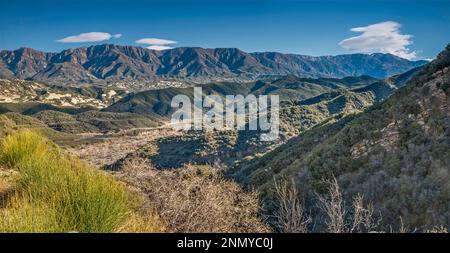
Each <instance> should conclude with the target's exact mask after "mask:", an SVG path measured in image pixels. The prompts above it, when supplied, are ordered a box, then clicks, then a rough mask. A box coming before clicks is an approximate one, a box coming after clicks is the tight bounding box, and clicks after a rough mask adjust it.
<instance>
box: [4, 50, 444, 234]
mask: <svg viewBox="0 0 450 253" xmlns="http://www.w3.org/2000/svg"><path fill="white" fill-rule="evenodd" d="M99 50H100V51H99ZM102 50H103V51H105V50H113V52H115V53H119V52H120V54H125V53H126V54H132V55H133V57H137V55H138V56H139V57H140V58H142V57H162V58H161V59H165V60H168V59H166V58H165V57H167V56H164V55H159V54H160V53H156V52H150V51H149V50H141V49H139V48H132V47H113V46H108V45H105V46H97V47H95V48H81V49H77V50H72V51H70V52H71V54H75V55H73V56H71V57H78V56H77V54H81V55H83V54H94V55H97V54H98V53H99V52H103V51H102ZM183 50H187V49H177V50H176V51H174V52H177V53H179V52H185V51H183ZM192 50H194V49H192ZM194 51H195V52H199V51H197V49H195V50H194ZM200 51H201V50H200ZM449 51H450V48H447V49H446V50H444V51H443V52H442V53H441V54H440V56H439V57H438V59H437V60H435V61H433V62H431V63H429V64H426V65H424V66H418V65H421V64H419V63H417V62H415V63H411V62H410V63H408V64H407V65H405V66H404V69H402V70H401V71H400V70H399V69H392V70H389V71H392V72H389V71H387V72H386V73H393V74H392V75H389V76H386V73H385V72H383V73H384V74H377V75H375V76H376V77H372V76H370V75H368V72H367V71H366V70H365V69H364V68H362V70H360V71H361V72H358V71H359V70H358V71H356V72H342V73H341V72H339V73H333V76H332V77H330V76H328V74H325V75H324V76H321V77H315V75H316V74H317V73H316V74H312V73H311V74H308V75H304V73H303V74H302V77H299V76H297V74H298V73H294V74H292V73H288V72H287V70H283V69H281V67H280V66H278V67H276V68H275V66H274V65H273V64H272V63H270V64H269V63H267V59H270V58H271V57H282V58H283V57H284V56H282V55H271V54H269V53H268V54H259V53H255V54H252V55H250V56H251V57H254V58H255V59H259V60H260V61H262V62H264V64H266V65H268V66H271V68H273V69H277V71H279V72H276V73H275V74H276V75H275V74H274V73H270V74H267V73H265V74H261V73H259V74H258V75H260V74H261V76H264V78H261V76H258V75H256V76H252V77H242V78H241V76H240V75H237V74H236V73H234V72H233V73H234V74H232V78H231V77H230V76H229V74H230V73H231V72H230V73H227V74H223V75H224V76H223V77H224V78H222V76H221V75H218V74H217V73H216V72H211V73H210V72H208V71H206V70H201V71H200V70H199V72H194V73H195V74H192V75H189V76H184V77H182V78H180V77H179V76H178V77H176V78H175V77H173V78H175V79H173V80H175V81H173V80H172V81H167V80H166V81H164V80H163V79H160V80H158V81H157V83H158V84H156V82H155V81H154V80H153V79H152V78H153V77H156V76H158V75H157V74H155V76H152V78H149V79H148V80H147V77H143V76H137V77H139V78H136V79H135V80H134V81H133V82H124V83H122V84H120V82H122V81H123V80H120V81H116V79H115V78H113V77H111V79H108V78H107V77H106V76H104V78H100V80H101V81H99V82H97V81H92V80H89V81H87V82H86V83H85V82H84V81H83V82H82V83H80V80H79V79H77V78H78V76H77V78H75V79H72V77H71V78H68V77H67V76H65V74H64V73H63V74H62V76H61V78H63V79H64V80H65V81H68V82H67V83H66V82H60V79H52V80H49V79H47V78H43V75H42V74H40V73H39V71H44V72H45V71H48V69H47V70H46V69H45V68H44V67H39V65H40V64H44V63H43V62H45V61H47V60H48V59H49V58H54V57H62V56H61V55H46V54H44V53H40V52H34V51H32V50H24V51H23V52H22V54H25V56H27V57H32V58H33V59H40V60H39V61H38V62H35V63H36V64H37V65H36V66H34V65H33V66H34V69H33V70H27V71H31V72H33V73H32V74H29V77H28V79H29V80H21V79H17V78H18V76H14V78H11V79H1V80H0V85H1V87H2V90H1V92H0V126H1V129H2V130H1V132H0V134H1V135H9V134H11V133H15V132H17V131H21V130H24V129H31V130H33V131H36V132H37V133H39V134H42V135H43V136H46V138H48V139H49V140H51V141H52V142H54V143H55V144H56V145H58V146H59V147H61V150H62V151H63V153H64V154H65V155H68V156H70V157H74V159H79V160H80V161H82V162H83V163H86V164H87V166H90V167H92V168H95V169H96V170H99V171H103V172H106V173H108V174H109V175H113V176H114V177H115V178H117V179H118V180H120V181H122V182H125V183H126V184H127V185H129V186H130V187H131V189H133V190H134V191H137V192H139V194H140V195H142V197H143V198H144V199H145V201H144V204H143V205H144V206H145V205H149V203H151V205H153V206H155V208H156V210H157V212H158V213H159V214H160V215H161V219H162V220H163V222H164V224H165V225H166V226H167V228H168V229H169V231H182V232H186V231H188V232H191V231H196V232H198V231H200V232H209V231H228V229H234V230H233V231H268V230H273V231H279V232H286V231H288V228H285V227H280V226H279V223H278V222H280V221H279V220H277V219H275V218H273V217H276V216H274V214H277V212H278V211H279V210H278V209H277V207H278V205H279V202H280V201H284V200H280V199H279V197H278V194H279V190H280V182H291V184H292V187H294V188H293V189H295V190H292V191H295V192H296V194H295V195H296V197H295V198H298V199H302V203H301V206H302V208H304V212H305V215H308V217H309V218H308V219H312V220H314V222H315V224H314V226H313V227H312V226H309V225H308V226H306V225H305V226H306V227H303V228H301V229H302V230H294V231H297V232H299V231H300V232H301V231H303V232H305V231H307V232H323V231H327V220H326V218H324V217H325V216H326V215H325V214H324V213H323V210H322V209H320V208H319V206H320V205H321V202H320V198H319V199H318V198H317V196H327V190H328V188H327V187H328V186H327V185H328V183H327V182H331V181H333V180H335V182H336V185H339V186H341V188H340V191H341V192H340V194H342V199H344V200H345V201H347V203H352V201H354V200H355V196H356V194H361V195H358V196H360V197H361V198H360V199H359V200H360V201H361V203H360V205H362V202H364V203H370V205H371V206H372V205H373V207H374V208H375V209H376V210H379V211H380V213H382V216H383V220H382V221H381V218H380V222H379V223H378V224H377V226H378V227H377V229H379V230H380V231H388V230H389V229H396V230H398V229H399V227H400V226H403V223H402V224H400V223H399V221H400V219H399V218H398V217H401V222H404V225H405V226H408V227H411V228H415V229H420V230H421V231H425V230H427V229H432V228H434V227H435V226H436V225H437V224H446V220H445V219H446V218H447V213H446V212H447V211H446V206H445V205H446V203H450V200H448V199H447V198H448V196H449V195H448V193H449V192H448V182H449V180H447V174H448V173H447V170H448V164H450V163H449V161H448V157H450V155H448V156H447V153H448V147H449V143H448V126H449V122H450V121H448V120H449V118H448V117H450V115H449V114H448V112H449V111H450V110H449V109H448V108H447V107H448V96H449V94H448V83H449V79H448V78H449V71H448V68H449V66H448V63H449V59H450V56H449V54H448V52H449ZM201 52H203V51H201ZM212 52H214V54H215V55H216V54H218V52H220V53H223V54H225V53H229V52H228V51H227V50H221V49H217V50H214V51H210V50H206V51H205V52H204V53H208V54H212ZM232 52H234V53H241V52H240V51H232ZM19 53H20V52H15V53H11V52H7V53H5V52H2V55H3V57H4V58H5V57H6V58H8V57H13V56H17V55H18V54H19ZM67 53H68V52H65V53H64V54H67ZM150 53H154V54H155V55H156V56H155V55H151V54H150ZM135 54H137V55H135ZM250 56H248V55H247V56H245V57H244V59H245V61H249V62H246V63H245V65H243V66H246V67H248V66H250V65H249V64H250V63H252V62H253V61H254V58H250ZM23 57H24V56H23ZM23 57H22V59H23V60H24V64H25V65H27V66H29V63H28V60H29V59H28V58H27V57H25V58H23ZM96 57H100V56H96ZM130 57H131V56H130ZM174 57H175V56H174ZM217 57H222V56H220V54H219V56H217ZM286 57H287V56H286ZM289 57H294V56H289ZM289 57H288V58H289ZM295 57H300V56H295ZM342 57H344V56H342ZM354 57H360V56H359V55H357V56H354ZM364 57H369V56H364ZM386 57H390V56H386ZM300 58H302V57H300ZM338 58H339V57H338ZM344 58H345V57H344ZM73 59H78V58H73ZM83 59H84V58H83ZM155 59H156V58H155ZM263 59H265V60H264V61H263ZM325 59H328V58H325ZM339 59H340V58H339ZM85 60H86V59H85ZM328 60H329V59H328ZM334 60H336V59H334ZM341 60H342V59H341ZM397 60H398V59H397ZM41 61H42V62H41ZM402 62H404V61H402ZM46 64H47V63H46ZM84 64H87V63H86V62H85V63H84ZM255 64H256V63H255ZM258 64H262V63H258ZM17 66H19V65H17ZM384 66H385V65H384ZM266 67H267V66H266ZM266 67H265V68H266ZM397 67H398V66H397ZM43 68H44V69H43ZM46 68H48V67H46ZM273 69H272V70H271V71H274V70H273ZM27 71H22V72H21V73H27ZM83 71H85V70H83ZM158 71H161V70H157V71H156V72H158ZM205 71H206V72H205ZM215 71H218V70H217V69H216V70H215ZM327 71H328V70H327ZM348 71H351V70H348ZM5 72H6V73H9V72H8V71H5V70H4V71H3V73H5ZM83 73H84V74H83V75H86V76H83V77H86V78H87V77H89V78H90V74H88V73H87V72H83ZM146 73H150V72H148V71H146ZM167 73H169V71H168V72H167ZM318 73H320V72H318ZM344 73H345V74H347V73H351V74H355V73H361V74H362V75H350V76H345V77H343V75H344ZM369 73H372V74H373V72H370V71H369ZM266 74H267V75H271V76H270V77H268V76H266ZM282 74H286V75H282ZM8 75H9V76H12V75H13V74H8ZM209 75H211V76H214V77H218V76H220V77H221V78H220V80H215V81H214V80H212V79H210V78H209ZM30 76H32V78H30ZM135 77H136V76H135ZM191 77H192V78H191ZM194 77H195V78H194ZM92 78H93V77H92ZM141 78H144V79H145V80H147V81H149V82H147V81H142V80H144V79H141ZM158 78H159V77H158ZM236 78H237V79H239V80H237V79H236ZM95 79H96V80H97V79H99V78H95ZM119 79H121V78H118V79H117V80H119ZM105 80H107V81H105ZM150 80H151V81H150ZM199 80H200V81H199ZM109 81H111V82H109ZM71 82H74V83H77V84H76V85H75V84H70V83H71ZM131 83H132V85H130V84H131ZM150 83H153V84H152V85H150V86H148V84H150ZM194 86H200V87H202V90H203V93H204V94H206V95H217V96H219V97H222V98H224V97H225V96H226V95H238V94H241V95H243V96H247V95H255V96H258V95H278V96H279V99H280V111H279V117H280V136H279V137H280V138H279V139H277V140H275V141H270V142H266V141H261V140H260V138H259V135H260V134H261V131H250V130H244V131H237V130H226V131H207V130H188V131H184V130H179V131H177V130H174V129H173V127H172V125H171V124H170V117H171V115H172V113H173V112H174V110H175V108H172V107H171V100H172V98H173V97H174V96H176V95H180V94H181V95H185V96H187V97H188V98H190V99H192V98H193V96H194V89H193V87H194ZM247 123H248V122H247ZM446 169H447V170H446ZM2 170H3V169H2ZM8 171H9V170H8ZM5 175H7V177H8V178H10V177H12V176H8V175H9V174H5ZM283 180H284V181H283ZM5 182H6V181H5ZM174 182H176V183H177V184H178V185H177V186H176V187H175V186H174V187H175V188H176V190H177V192H174V189H172V188H170V187H169V188H168V187H167V186H165V185H166V184H169V185H170V184H172V183H174ZM198 184H204V185H206V186H207V188H205V189H199V188H198ZM5 185H9V183H8V184H6V183H5ZM281 185H284V184H283V183H281ZM414 185H419V186H414ZM285 186H286V187H287V184H286V185H285ZM399 186H401V187H402V188H401V189H400V188H399ZM4 187H6V186H4ZM380 187H381V188H388V189H390V191H389V192H385V191H383V190H381V188H380ZM436 187H437V188H436ZM192 189H195V190H192ZM437 189H440V190H437ZM191 190H192V191H194V192H195V194H198V195H195V196H196V198H190V197H189V196H190V194H191V193H192V192H190V191H191ZM0 191H1V188H0ZM185 191H187V192H185ZM285 192H286V191H285ZM192 194H194V193H192ZM202 194H207V196H208V197H210V198H211V199H204V198H203V197H202V196H203V195H202ZM208 194H209V195H208ZM402 194H406V195H408V196H412V197H410V198H407V199H405V198H402V196H403V195H402ZM423 194H429V195H427V198H426V199H424V198H423V197H421V196H422V195H423ZM205 196H206V195H205ZM223 196H225V197H224V199H221V198H222V197H223ZM236 196H240V197H239V198H240V199H239V201H238V200H235V199H234V198H235V197H236ZM180 199H182V201H185V202H183V203H186V205H181V206H179V203H180V201H181V200H180ZM437 199H445V201H444V202H438V201H437ZM165 200H167V202H165ZM212 201H215V202H218V203H222V204H223V205H225V204H227V203H228V204H229V205H230V208H232V207H233V206H234V205H238V206H239V207H236V208H237V209H234V211H233V210H228V209H227V208H224V207H223V206H220V208H219V207H218V206H214V207H212V206H211V205H214V203H212ZM240 201H242V203H245V205H244V204H242V205H241V202H240ZM295 201H299V200H295ZM197 202H199V203H200V204H199V203H197ZM230 203H232V204H230ZM260 203H261V205H263V206H264V210H262V209H261V207H260V206H259V204H260ZM355 203H356V202H355ZM197 204H198V205H201V206H204V208H211V210H214V212H216V213H214V215H217V216H214V215H213V217H219V218H218V220H215V221H213V220H210V219H209V218H205V213H203V212H201V211H199V210H197V209H196V210H197V211H195V212H194V213H193V215H195V216H196V217H198V219H199V220H195V222H198V223H195V224H191V223H189V222H187V220H188V219H187V218H186V217H184V216H183V217H182V218H180V217H178V216H177V215H175V214H174V213H173V212H171V211H170V210H176V212H183V213H186V212H190V211H192V210H193V208H194V207H195V206H196V205H197ZM411 206H412V207H411ZM407 207H408V208H407ZM409 207H411V208H409ZM239 208H243V209H245V210H247V211H248V212H247V211H246V212H247V213H245V214H244V213H240V214H239V215H242V220H241V221H240V222H241V223H239V224H235V223H234V222H235V221H232V220H229V217H228V216H226V215H225V214H224V212H230V213H233V212H235V211H236V210H240V209H239ZM346 208H347V207H346ZM361 208H362V207H361ZM144 209H145V210H147V209H148V207H145V208H144ZM165 209H167V211H165ZM194 209H195V208H194ZM350 209H351V208H349V210H350ZM405 210H411V211H405ZM147 211H148V210H147ZM349 212H350V211H349ZM424 213H427V214H430V215H432V218H429V219H423V218H422V215H424ZM247 214H248V216H247ZM236 215H237V214H236ZM376 215H378V214H374V218H376V217H375V216H376ZM260 217H271V218H267V221H265V222H262V221H261V220H262V219H260ZM179 218H180V219H181V220H178V219H179ZM202 219H204V221H202ZM206 220H209V222H211V224H216V225H214V227H210V226H208V225H207V224H206V223H205V221H206ZM215 222H216V223H215ZM220 222H224V223H223V224H222V223H220ZM305 224H306V223H305ZM222 225H223V226H224V227H221V226H222ZM389 226H391V227H389ZM392 226H394V228H392ZM296 229H300V228H296ZM367 229H369V228H367ZM289 231H290V230H289ZM361 231H364V229H362V228H361Z"/></svg>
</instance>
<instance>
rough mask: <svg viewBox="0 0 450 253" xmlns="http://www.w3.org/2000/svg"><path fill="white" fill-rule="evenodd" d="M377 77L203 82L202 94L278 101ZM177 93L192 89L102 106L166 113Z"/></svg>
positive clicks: (165, 91)
mask: <svg viewBox="0 0 450 253" xmlns="http://www.w3.org/2000/svg"><path fill="white" fill-rule="evenodd" d="M376 81H380V80H379V79H375V78H371V77H367V76H360V77H353V78H343V79H335V78H318V79H313V78H299V77H296V76H293V75H288V76H284V77H281V78H278V79H275V80H270V79H266V80H258V81H255V82H247V83H235V82H215V83H209V84H205V85H202V86H201V87H202V90H203V94H205V95H209V94H215V95H219V96H221V97H224V96H225V95H238V94H240V95H244V96H246V95H249V94H253V95H255V96H258V95H279V96H280V101H298V100H304V99H307V98H311V97H314V96H318V95H320V94H323V93H327V92H330V91H334V90H338V89H351V88H353V87H363V86H366V85H368V84H371V83H373V82H376ZM178 94H183V95H187V96H188V97H190V98H191V99H193V97H194V95H193V94H194V89H193V88H192V87H190V88H167V89H161V90H148V91H143V92H138V93H131V94H129V95H128V96H126V97H124V98H123V99H121V100H119V101H117V102H116V103H114V104H112V105H111V106H109V107H107V108H105V109H104V110H105V111H109V112H133V113H138V114H143V115H151V116H155V115H158V116H168V115H170V113H171V112H173V109H172V108H171V107H170V103H171V100H172V97H174V96H175V95H178Z"/></svg>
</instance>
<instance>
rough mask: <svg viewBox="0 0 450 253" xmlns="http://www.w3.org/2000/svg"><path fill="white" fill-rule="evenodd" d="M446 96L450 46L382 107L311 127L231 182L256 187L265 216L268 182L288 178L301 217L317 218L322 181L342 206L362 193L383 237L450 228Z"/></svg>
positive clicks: (245, 166) (449, 139) (270, 194)
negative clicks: (336, 190)
mask: <svg viewBox="0 0 450 253" xmlns="http://www.w3.org/2000/svg"><path fill="white" fill-rule="evenodd" d="M449 96H450V45H449V46H447V48H446V49H445V50H444V51H443V52H442V53H441V54H440V55H439V56H438V57H437V59H436V60H434V61H433V62H431V63H429V64H428V65H426V66H425V67H424V68H423V69H422V70H420V71H419V72H418V74H417V75H415V76H414V77H413V78H412V79H411V80H410V81H408V82H407V84H406V86H405V87H403V88H401V89H399V90H398V91H397V92H396V93H395V94H394V95H392V96H391V97H390V98H388V99H387V100H386V101H384V102H382V103H380V104H377V105H375V106H372V107H371V108H369V109H367V110H366V111H365V112H364V113H361V114H359V115H356V116H350V117H345V118H343V119H342V120H340V121H338V122H336V123H334V124H327V125H320V126H317V127H315V128H313V129H312V130H310V131H307V132H305V133H303V134H301V135H299V136H298V137H295V138H293V139H291V140H290V141H289V142H288V143H286V144H285V145H282V146H280V147H279V148H277V149H275V150H274V151H272V152H270V153H268V154H266V155H265V156H263V157H261V158H259V159H255V160H252V161H250V162H248V163H244V164H241V165H240V166H238V167H236V168H233V169H232V170H230V171H229V175H230V176H232V177H234V178H236V179H237V180H239V181H240V182H242V183H244V184H246V185H249V186H253V187H257V188H259V189H260V190H261V191H262V192H263V195H264V196H265V197H266V199H268V204H269V205H268V207H269V210H270V209H272V210H273V209H274V206H273V205H271V203H272V202H271V201H270V199H272V197H273V181H274V180H273V179H274V177H275V178H280V177H282V176H287V177H289V178H293V179H294V180H295V181H296V185H297V186H298V188H299V189H298V190H299V192H300V193H301V197H302V198H303V199H305V203H306V210H310V212H311V215H313V216H316V217H320V216H321V215H322V213H321V211H320V210H317V209H314V208H313V206H315V202H316V201H317V198H316V195H314V194H313V192H314V191H319V192H321V191H324V189H325V186H324V183H323V182H324V180H326V179H330V178H331V177H336V178H337V179H338V182H339V184H340V185H341V187H342V191H343V194H344V197H345V198H346V199H347V201H349V202H351V201H350V198H351V196H354V195H355V194H356V193H361V194H363V195H364V198H365V199H364V201H366V202H371V203H372V204H373V205H374V207H375V208H374V209H375V210H377V211H379V212H380V214H381V215H382V217H383V219H382V224H381V226H382V227H383V226H384V228H385V229H386V230H389V229H390V228H389V227H390V226H392V227H394V229H398V228H399V227H400V226H401V223H402V224H403V225H404V226H407V227H409V228H411V229H415V228H416V229H418V230H426V229H429V228H432V227H433V226H435V225H444V226H446V227H448V226H450V213H449V210H450V108H449V105H450V99H449ZM272 204H273V203H272ZM319 220H320V219H319ZM316 225H317V226H316V229H318V230H320V227H321V224H320V222H319V224H316ZM322 225H323V224H322Z"/></svg>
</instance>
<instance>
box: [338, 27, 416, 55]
mask: <svg viewBox="0 0 450 253" xmlns="http://www.w3.org/2000/svg"><path fill="white" fill-rule="evenodd" d="M400 27H401V25H400V24H399V23H397V22H394V21H387V22H382V23H377V24H372V25H369V26H364V27H355V28H352V29H350V31H352V32H361V33H362V34H361V35H359V36H355V37H351V38H348V39H345V40H343V41H341V42H339V45H340V46H341V47H343V48H345V49H347V50H350V51H354V52H362V53H375V52H380V53H390V54H393V55H396V56H399V57H402V58H405V59H409V60H411V59H414V58H416V57H417V52H415V51H411V50H410V49H409V48H407V46H409V45H411V44H412V43H413V42H412V41H411V38H412V35H408V34H402V33H401V31H400Z"/></svg>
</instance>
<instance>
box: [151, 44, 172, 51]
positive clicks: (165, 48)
mask: <svg viewBox="0 0 450 253" xmlns="http://www.w3.org/2000/svg"><path fill="white" fill-rule="evenodd" d="M147 48H148V49H152V50H157V51H161V50H167V49H172V48H173V47H168V46H159V45H153V46H149V47H147Z"/></svg>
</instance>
